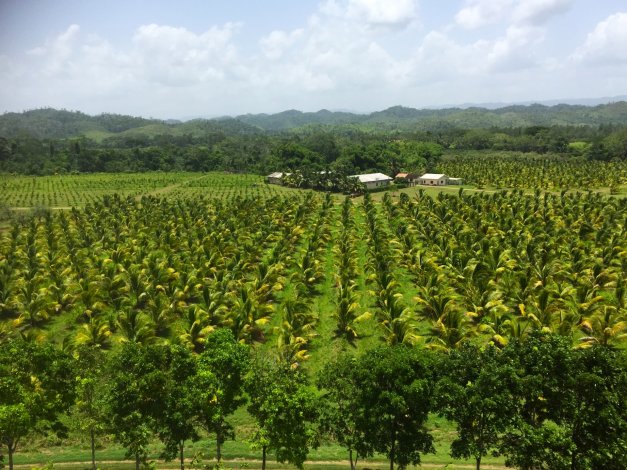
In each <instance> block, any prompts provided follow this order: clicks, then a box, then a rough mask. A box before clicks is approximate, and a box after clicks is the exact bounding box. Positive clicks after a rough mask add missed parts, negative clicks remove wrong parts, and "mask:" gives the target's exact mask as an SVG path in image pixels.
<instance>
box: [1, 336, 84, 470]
mask: <svg viewBox="0 0 627 470" xmlns="http://www.w3.org/2000/svg"><path fill="white" fill-rule="evenodd" d="M73 381H74V371H73V365H72V361H71V359H70V358H69V357H68V356H67V355H65V354H64V353H62V352H60V351H57V350H56V349H55V348H54V346H52V345H50V344H48V345H39V344H37V343H34V342H31V343H28V342H24V341H22V340H10V341H7V342H5V343H1V344H0V442H2V444H4V445H5V446H6V449H7V452H8V456H9V470H12V469H13V454H14V453H15V451H16V450H17V447H18V444H19V442H20V440H21V439H23V438H24V437H25V436H26V435H27V434H29V433H30V432H32V431H34V430H44V431H45V430H49V431H53V432H56V433H57V434H63V433H64V432H65V428H64V427H63V426H62V425H61V424H60V423H59V421H58V416H59V415H60V414H61V413H63V412H65V411H66V410H67V409H68V408H69V406H70V405H71V403H72V400H73V395H74V382H73Z"/></svg>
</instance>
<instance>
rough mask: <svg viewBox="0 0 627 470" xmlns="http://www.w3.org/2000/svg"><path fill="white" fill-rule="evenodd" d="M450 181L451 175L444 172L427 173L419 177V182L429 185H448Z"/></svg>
mask: <svg viewBox="0 0 627 470" xmlns="http://www.w3.org/2000/svg"><path fill="white" fill-rule="evenodd" d="M448 181H449V177H448V176H446V175H445V174H443V173H425V174H424V175H422V176H421V177H420V178H418V184H425V185H427V186H446V185H447V184H448Z"/></svg>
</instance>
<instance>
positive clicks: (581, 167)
mask: <svg viewBox="0 0 627 470" xmlns="http://www.w3.org/2000/svg"><path fill="white" fill-rule="evenodd" d="M438 169H439V170H440V171H441V172H442V173H446V174H448V175H455V176H457V177H460V178H462V179H463V181H464V183H465V184H472V185H475V186H476V187H477V188H498V189H501V188H542V189H545V190H548V191H560V190H567V189H581V190H586V191H587V190H593V189H600V188H610V192H612V193H613V194H618V192H619V191H620V188H621V187H624V185H625V184H627V163H625V161H624V160H618V161H612V162H604V161H598V160H585V159H583V158H576V157H568V158H565V157H559V156H555V155H554V156H547V155H538V154H524V153H516V152H495V153H488V154H486V153H485V152H476V151H475V152H465V153H461V154H455V155H451V156H447V157H444V158H443V159H442V161H441V162H440V163H439V164H438Z"/></svg>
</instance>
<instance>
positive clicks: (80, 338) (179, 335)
mask: <svg viewBox="0 0 627 470" xmlns="http://www.w3.org/2000/svg"><path fill="white" fill-rule="evenodd" d="M341 206H342V207H340V205H339V204H336V203H334V200H333V199H332V198H331V197H328V196H327V197H326V198H323V197H321V196H320V195H316V194H314V193H296V194H294V195H292V196H290V197H274V198H269V199H265V200H261V201H259V200H255V199H252V198H244V199H241V198H233V199H226V200H218V201H216V200H207V199H203V198H196V199H188V200H175V201H169V200H165V199H159V198H144V199H143V200H142V201H141V202H138V201H135V200H134V199H130V198H128V199H122V198H118V197H107V198H105V199H104V200H103V201H102V202H99V203H96V204H94V205H89V206H88V207H87V208H86V209H85V210H77V209H73V210H72V211H70V212H67V213H66V212H62V213H60V214H57V215H52V214H49V213H45V214H44V215H43V216H41V217H38V218H37V217H36V218H31V219H29V220H21V221H18V222H16V224H15V225H14V226H13V227H12V228H11V229H9V230H8V231H7V232H6V233H4V234H3V235H2V239H1V243H0V249H1V250H2V258H1V259H0V309H1V313H2V319H3V321H2V334H3V336H5V337H7V336H11V335H15V334H18V333H19V334H21V335H23V336H27V337H31V338H33V339H37V338H39V337H41V338H43V337H46V336H47V337H48V339H49V340H52V341H54V342H57V343H60V342H63V343H64V344H65V345H66V346H67V347H70V345H71V344H72V343H75V342H79V343H81V342H85V341H87V342H94V343H99V342H100V343H103V344H101V346H103V347H110V346H111V343H112V342H116V341H135V342H140V343H144V342H150V341H158V340H171V341H176V342H182V343H184V344H188V345H189V346H190V347H194V348H198V345H197V343H198V342H199V341H200V342H202V337H203V335H205V334H206V332H207V331H210V330H211V329H212V328H216V327H221V326H227V327H229V328H231V329H232V330H233V331H234V334H235V335H236V337H237V338H238V339H239V340H242V341H245V342H265V341H267V339H268V338H269V337H273V331H274V330H273V329H272V328H270V327H269V326H265V325H266V323H272V325H271V326H278V325H280V324H281V321H279V320H276V321H274V322H273V321H272V320H273V319H274V318H277V316H280V315H282V314H286V312H288V311H290V310H292V311H293V310H294V309H297V310H301V311H304V312H306V311H307V310H311V308H310V307H308V306H307V304H308V303H310V301H311V299H313V298H316V297H317V296H320V295H329V293H328V292H326V290H324V289H323V290H320V285H321V282H322V281H323V280H324V279H331V280H333V279H334V278H335V277H337V281H336V282H335V281H332V282H333V284H335V286H336V290H335V292H337V298H336V295H335V294H330V295H332V297H333V302H332V303H335V301H336V300H337V305H338V309H339V310H342V309H343V310H346V309H348V310H350V311H351V312H352V313H351V314H347V313H346V312H345V313H341V314H339V316H340V317H342V318H339V317H338V318H337V322H338V331H340V332H342V331H343V333H341V334H339V336H343V337H344V338H345V339H348V340H352V339H354V338H357V337H358V336H359V334H358V331H359V327H356V328H353V327H352V326H350V325H349V323H350V321H348V323H347V315H349V316H350V315H353V316H354V317H355V318H356V317H361V320H362V322H363V320H366V318H364V317H363V315H362V314H364V313H366V311H370V313H372V314H373V315H371V316H369V317H368V318H367V321H368V322H370V323H372V322H375V323H376V324H378V325H380V327H381V330H380V333H381V334H382V336H383V337H384V338H385V339H386V341H387V342H388V343H390V344H394V343H396V342H400V343H403V342H410V343H423V342H426V343H427V344H429V346H431V347H436V346H437V347H443V348H454V347H456V346H457V345H458V344H459V343H460V342H462V341H463V340H465V339H467V338H471V337H473V336H477V335H479V338H480V339H479V341H480V342H481V341H494V342H496V343H497V344H502V343H505V342H506V341H507V338H509V337H512V336H524V335H525V333H526V332H527V331H529V330H531V329H538V328H540V329H541V328H544V329H548V330H551V331H556V332H560V333H561V334H563V335H566V336H569V337H571V338H572V340H573V342H574V344H578V345H580V346H583V345H585V344H588V343H592V342H598V343H602V344H618V343H619V342H620V340H621V338H622V335H623V333H624V325H625V324H624V320H625V318H624V317H625V313H626V312H625V277H624V273H625V271H626V269H625V268H626V267H627V266H626V264H627V260H626V258H625V239H626V237H625V210H626V203H625V199H612V198H609V199H608V198H604V197H602V196H599V195H594V194H581V193H575V194H572V195H566V194H562V195H561V196H558V195H551V194H540V193H536V194H535V195H523V194H522V193H521V192H517V191H514V192H510V193H507V192H500V193H495V194H492V195H488V194H467V193H464V192H463V191H462V192H460V194H459V195H445V194H440V195H439V196H438V197H437V198H431V197H427V196H424V195H423V194H422V193H421V192H418V193H417V195H416V196H415V197H413V198H412V197H409V196H408V195H406V194H401V195H400V198H399V199H398V200H393V198H392V197H391V196H390V195H389V194H387V195H386V196H385V197H384V199H383V201H382V203H381V204H376V203H373V201H372V200H371V198H370V197H369V196H366V197H365V199H364V203H363V204H358V203H355V202H353V201H350V200H347V201H345V202H344V203H343V204H342V205H341ZM356 216H359V217H356ZM336 225H339V226H340V227H342V228H341V229H340V230H337V229H335V230H333V231H331V227H333V226H336ZM332 246H333V248H331V247H332ZM328 256H334V260H335V265H336V266H337V268H334V269H337V271H336V272H335V273H334V272H327V267H326V260H327V259H328ZM360 278H362V279H365V280H366V281H367V282H366V283H365V284H364V283H361V284H360V285H358V284H359V283H358V280H359V279H360ZM355 299H358V302H355ZM364 299H365V300H364ZM357 304H359V305H357ZM285 307H287V308H285ZM339 310H338V311H339ZM318 313H319V314H320V315H322V316H323V317H324V318H323V319H321V320H324V321H329V318H330V317H331V316H333V315H336V316H337V314H338V313H337V312H333V311H323V312H318ZM312 321H313V319H312ZM310 323H311V322H310ZM401 325H402V326H401ZM310 329H311V330H315V321H314V323H313V324H312V325H311V328H310ZM351 329H353V330H355V331H354V332H353V333H350V332H349V330H351ZM401 330H402V331H401ZM312 332H314V331H312ZM297 337H298V335H297ZM481 338H482V339H481ZM113 340H115V341H113ZM327 340H330V338H327ZM298 341H302V339H299V340H298ZM288 342H289V341H288ZM438 345H439V346H438Z"/></svg>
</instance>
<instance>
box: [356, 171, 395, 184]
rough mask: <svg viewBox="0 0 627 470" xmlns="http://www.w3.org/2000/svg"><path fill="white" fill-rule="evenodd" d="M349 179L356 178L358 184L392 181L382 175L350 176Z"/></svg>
mask: <svg viewBox="0 0 627 470" xmlns="http://www.w3.org/2000/svg"><path fill="white" fill-rule="evenodd" d="M350 177H351V178H358V179H359V182H360V183H373V182H375V181H392V178H390V177H389V176H387V175H384V174H383V173H368V174H365V175H351V176H350Z"/></svg>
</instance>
